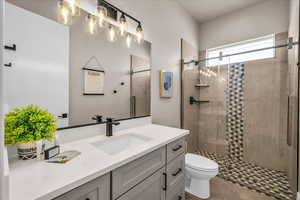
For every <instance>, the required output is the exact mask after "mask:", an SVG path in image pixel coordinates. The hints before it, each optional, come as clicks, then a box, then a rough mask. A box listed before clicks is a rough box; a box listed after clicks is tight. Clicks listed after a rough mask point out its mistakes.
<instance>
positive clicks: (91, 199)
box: [54, 175, 110, 200]
mask: <svg viewBox="0 0 300 200" xmlns="http://www.w3.org/2000/svg"><path fill="white" fill-rule="evenodd" d="M109 188H110V176H109V175H104V176H102V177H100V178H97V179H95V180H93V181H91V182H88V183H86V184H84V185H82V186H80V187H78V188H75V189H73V190H71V191H70V192H67V193H65V194H63V195H61V196H59V197H57V198H55V199H54V200H109V199H110V192H109V191H110V189H109Z"/></svg>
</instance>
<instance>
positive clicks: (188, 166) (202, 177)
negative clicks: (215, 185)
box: [185, 153, 219, 199]
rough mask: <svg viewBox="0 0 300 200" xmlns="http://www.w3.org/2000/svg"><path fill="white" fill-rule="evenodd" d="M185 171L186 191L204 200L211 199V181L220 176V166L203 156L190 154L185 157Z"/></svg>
mask: <svg viewBox="0 0 300 200" xmlns="http://www.w3.org/2000/svg"><path fill="white" fill-rule="evenodd" d="M185 171H186V183H185V191H186V192H188V193H191V194H193V195H194V196H196V197H199V198H202V199H207V198H209V197H210V189H209V188H210V186H209V181H210V179H211V178H213V177H215V176H216V175H217V174H218V172H219V166H218V164H217V163H216V162H214V161H212V160H210V159H208V158H205V157H203V156H199V155H196V154H191V153H188V154H186V156H185Z"/></svg>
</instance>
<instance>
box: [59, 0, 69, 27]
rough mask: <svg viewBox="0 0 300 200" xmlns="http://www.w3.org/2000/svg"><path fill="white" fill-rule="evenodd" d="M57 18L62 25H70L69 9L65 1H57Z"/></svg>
mask: <svg viewBox="0 0 300 200" xmlns="http://www.w3.org/2000/svg"><path fill="white" fill-rule="evenodd" d="M58 9H59V12H58V18H59V21H60V22H61V23H63V24H70V23H71V19H72V17H71V12H70V7H69V4H68V2H67V1H65V0H59V2H58Z"/></svg>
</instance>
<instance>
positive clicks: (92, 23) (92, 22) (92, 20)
mask: <svg viewBox="0 0 300 200" xmlns="http://www.w3.org/2000/svg"><path fill="white" fill-rule="evenodd" d="M87 21H88V29H89V32H90V34H95V33H96V31H97V27H96V23H97V18H96V17H95V16H93V15H91V14H89V15H88V16H87Z"/></svg>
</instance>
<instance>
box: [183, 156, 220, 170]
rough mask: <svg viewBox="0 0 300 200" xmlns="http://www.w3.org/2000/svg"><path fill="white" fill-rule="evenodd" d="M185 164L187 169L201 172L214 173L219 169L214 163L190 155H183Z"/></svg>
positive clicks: (201, 157) (204, 158)
mask: <svg viewBox="0 0 300 200" xmlns="http://www.w3.org/2000/svg"><path fill="white" fill-rule="evenodd" d="M185 164H186V166H187V167H190V168H193V169H196V170H201V171H214V170H218V168H219V165H218V164H217V163H216V162H215V161H212V160H210V159H208V158H206V157H203V156H199V155H195V154H191V153H187V154H186V155H185Z"/></svg>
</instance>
